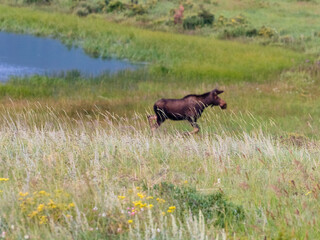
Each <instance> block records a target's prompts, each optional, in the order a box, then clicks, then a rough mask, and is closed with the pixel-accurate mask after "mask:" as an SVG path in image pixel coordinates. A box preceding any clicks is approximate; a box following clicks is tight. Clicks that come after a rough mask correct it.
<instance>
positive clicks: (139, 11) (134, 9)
mask: <svg viewBox="0 0 320 240" xmlns="http://www.w3.org/2000/svg"><path fill="white" fill-rule="evenodd" d="M129 9H130V12H129V13H128V14H127V15H128V16H136V15H143V14H145V13H147V9H145V8H144V7H143V6H142V5H140V4H132V5H129Z"/></svg>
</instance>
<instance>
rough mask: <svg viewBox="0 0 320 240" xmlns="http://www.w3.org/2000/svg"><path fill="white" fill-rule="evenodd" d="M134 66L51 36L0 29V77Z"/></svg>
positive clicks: (112, 70) (88, 72)
mask: <svg viewBox="0 0 320 240" xmlns="http://www.w3.org/2000/svg"><path fill="white" fill-rule="evenodd" d="M136 68H137V65H134V64H131V63H130V62H128V61H125V60H118V59H101V58H92V57H89V56H88V55H86V54H85V53H84V51H83V50H82V49H81V48H74V47H72V48H70V47H69V48H68V47H67V46H65V45H63V44H62V43H60V42H59V41H57V40H54V39H49V38H40V37H34V36H31V35H24V34H14V33H6V32H0V81H6V80H8V79H9V78H10V76H24V75H33V74H45V73H47V74H50V73H56V72H61V71H69V70H79V71H80V72H81V73H82V74H86V75H93V76H96V75H99V74H101V73H103V72H106V71H108V72H110V73H115V72H117V71H119V70H125V69H132V70H133V69H136Z"/></svg>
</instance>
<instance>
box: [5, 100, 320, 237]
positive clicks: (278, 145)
mask: <svg viewBox="0 0 320 240" xmlns="http://www.w3.org/2000/svg"><path fill="white" fill-rule="evenodd" d="M37 108H38V109H39V110H41V111H40V112H42V114H39V113H37V112H35V111H25V112H22V113H10V112H9V111H7V112H6V111H1V115H0V121H1V125H0V132H1V134H0V143H1V144H0V154H1V158H0V163H1V166H2V168H1V170H0V177H1V178H5V179H6V178H8V180H7V181H4V180H1V181H0V189H1V191H2V192H1V193H0V194H1V195H0V197H1V201H0V210H1V211H0V212H1V215H0V217H1V225H0V230H1V232H5V233H4V234H5V235H6V237H8V238H11V239H18V238H24V237H26V238H27V237H30V238H34V237H37V236H41V237H42V238H47V239H48V238H64V239H71V238H83V239H88V238H102V237H108V236H109V237H117V238H129V237H130V238H131V239H141V238H151V237H152V236H154V237H155V238H163V239H172V238H175V239H179V238H180V239H186V238H188V239H206V237H208V238H212V239H215V238H217V239H218V237H219V238H221V237H222V236H223V237H227V238H228V237H233V236H236V237H245V238H255V239H256V238H261V237H264V236H266V237H267V238H277V237H279V238H281V237H285V238H305V237H306V236H308V237H309V238H311V239H317V238H318V237H319V232H318V231H317V228H316V226H318V224H319V211H318V209H319V208H318V197H319V186H318V181H319V177H320V176H319V174H318V172H319V171H317V168H318V167H319V154H318V150H317V149H318V148H319V146H318V144H319V143H318V142H311V141H305V140H302V141H300V140H297V139H295V138H282V139H280V138H279V139H276V138H274V136H270V135H268V134H267V133H266V132H263V131H261V129H262V128H261V124H259V122H258V121H255V122H256V123H255V124H254V126H255V127H254V128H253V129H252V130H251V131H250V132H248V131H247V132H242V133H240V134H235V133H234V132H232V131H228V130H226V129H225V125H224V124H222V123H221V124H219V121H217V122H216V127H215V128H216V129H215V131H214V133H213V132H211V131H207V130H208V129H209V128H210V126H211V125H212V123H211V119H204V121H205V122H207V125H204V126H203V128H204V131H203V132H202V134H201V135H199V136H196V137H189V138H185V137H183V135H182V134H181V133H182V132H180V131H178V132H177V131H171V132H168V133H165V134H164V133H163V132H161V131H160V132H159V133H158V135H157V136H155V137H152V136H151V134H150V132H149V129H148V126H147V123H146V121H145V120H144V116H141V115H139V114H137V115H136V116H135V117H132V118H118V117H116V116H114V115H112V114H109V113H107V112H103V111H99V110H96V114H97V115H99V116H100V117H99V121H97V120H92V119H90V118H89V117H86V116H82V117H80V118H77V119H74V118H70V117H68V116H65V117H62V116H61V114H60V113H59V112H57V111H56V110H55V109H52V108H51V109H50V108H45V107H42V106H41V105H39V104H38V106H37ZM218 118H219V117H218ZM41 119H42V120H41ZM232 120H233V121H234V122H239V123H241V122H242V124H244V125H246V124H251V123H250V122H247V121H246V120H244V119H243V118H242V117H240V116H236V115H234V116H232ZM164 181H166V182H170V183H173V184H175V185H176V186H186V185H188V186H194V187H196V188H197V190H198V192H200V193H202V194H208V193H212V192H221V193H223V194H224V195H225V196H226V197H227V201H230V202H233V203H234V204H237V205H240V206H242V207H243V210H244V212H245V219H244V222H239V223H232V222H228V221H227V222H226V224H227V226H228V227H227V228H225V229H222V228H221V227H219V226H215V227H213V225H211V224H208V222H207V220H206V219H204V218H203V215H202V214H201V212H200V213H199V214H200V216H199V215H193V216H191V215H190V214H189V213H187V212H186V213H184V214H183V215H182V216H183V217H182V218H181V217H180V212H179V211H181V210H180V209H181V208H180V207H179V204H177V205H175V207H176V210H175V212H174V213H167V212H166V213H165V215H164V216H163V214H161V210H160V209H161V206H160V205H159V203H157V201H156V200H152V201H154V203H153V204H154V210H153V209H149V210H147V209H146V210H145V211H143V212H140V214H138V215H137V216H136V217H134V218H129V217H128V215H127V214H126V211H127V209H126V206H127V204H129V205H130V204H131V202H130V199H137V198H138V199H139V197H138V196H139V194H141V192H143V194H147V195H148V194H149V195H152V194H156V193H154V192H153V190H152V187H153V185H155V184H159V183H161V182H164ZM136 187H139V188H140V189H139V188H138V189H136ZM57 190H58V191H57ZM41 191H45V192H41ZM19 192H21V193H20V196H19ZM139 192H140V193H139ZM26 193H28V195H27V196H24V195H25V194H26ZM49 194H50V195H49ZM137 194H138V196H137ZM118 195H120V196H125V199H124V200H121V198H118V197H117V196H118ZM147 195H146V196H147ZM47 196H48V197H47ZM153 196H154V197H157V196H156V195H153ZM28 198H29V199H30V200H28ZM49 198H51V200H52V201H53V202H54V203H55V204H57V206H58V209H60V211H62V213H61V215H58V216H59V218H58V220H55V219H56V218H55V217H54V216H56V215H54V214H58V213H59V212H57V211H58V210H55V212H54V211H53V212H52V210H50V208H49V206H51V205H48V207H46V208H45V209H46V210H45V211H44V210H41V209H40V210H39V208H40V207H39V206H38V205H40V204H42V203H44V204H47V202H46V201H49ZM45 199H48V200H45ZM165 200H166V203H165V204H169V203H170V199H165ZM30 201H31V202H32V201H34V202H35V203H36V209H38V210H37V211H36V213H34V214H35V215H37V214H44V216H48V217H47V222H45V223H41V221H38V220H37V218H34V217H32V215H30V214H29V212H30V211H31V210H32V208H31V207H30V206H33V205H32V203H30ZM143 201H146V200H143ZM150 201H151V200H150ZM22 202H25V203H24V205H22V206H20V204H21V203H22ZM70 202H71V203H73V204H74V207H73V208H72V209H70V210H67V209H68V208H67V207H63V206H67V205H68V204H69V203H70ZM28 204H29V205H28ZM180 204H184V203H183V202H181V203H180ZM23 206H27V207H23ZM70 206H71V205H70ZM163 206H170V205H163ZM71 207H72V206H71ZM71 207H70V208H71ZM41 208H43V207H41ZM158 208H159V210H160V212H158V211H159V210H157V209H158ZM162 211H163V210H162ZM164 211H166V210H164ZM69 215H70V217H69ZM128 219H132V220H133V221H132V223H130V222H128V221H127V220H128Z"/></svg>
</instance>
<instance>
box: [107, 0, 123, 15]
mask: <svg viewBox="0 0 320 240" xmlns="http://www.w3.org/2000/svg"><path fill="white" fill-rule="evenodd" d="M124 9H125V7H124V4H123V3H122V2H120V1H111V2H109V4H108V6H107V12H114V11H122V10H124Z"/></svg>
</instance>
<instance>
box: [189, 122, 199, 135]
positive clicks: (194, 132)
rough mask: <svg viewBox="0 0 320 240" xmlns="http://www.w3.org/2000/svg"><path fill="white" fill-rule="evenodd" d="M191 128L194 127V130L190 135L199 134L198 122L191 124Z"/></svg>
mask: <svg viewBox="0 0 320 240" xmlns="http://www.w3.org/2000/svg"><path fill="white" fill-rule="evenodd" d="M190 124H191V126H192V127H193V130H192V131H191V132H189V134H197V133H198V132H199V131H200V127H199V125H198V124H197V123H196V122H190Z"/></svg>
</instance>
